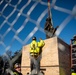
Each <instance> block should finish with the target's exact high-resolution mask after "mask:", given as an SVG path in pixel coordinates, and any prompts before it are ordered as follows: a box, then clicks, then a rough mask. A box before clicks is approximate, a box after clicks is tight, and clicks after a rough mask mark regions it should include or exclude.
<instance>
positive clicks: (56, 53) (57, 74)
mask: <svg viewBox="0 0 76 75" xmlns="http://www.w3.org/2000/svg"><path fill="white" fill-rule="evenodd" d="M44 42H45V46H44V47H43V49H42V59H41V69H42V70H43V71H44V73H45V75H70V48H69V45H68V44H66V43H65V42H64V41H62V40H61V39H59V38H57V37H53V38H50V39H46V40H44ZM29 49H30V45H26V46H24V47H23V50H22V64H21V66H22V73H23V75H26V73H27V72H29V71H30V59H29Z"/></svg>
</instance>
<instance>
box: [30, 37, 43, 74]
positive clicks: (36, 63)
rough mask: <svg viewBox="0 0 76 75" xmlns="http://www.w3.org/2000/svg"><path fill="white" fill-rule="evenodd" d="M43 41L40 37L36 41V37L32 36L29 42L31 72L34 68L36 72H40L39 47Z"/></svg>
mask: <svg viewBox="0 0 76 75" xmlns="http://www.w3.org/2000/svg"><path fill="white" fill-rule="evenodd" d="M43 45H44V41H43V40H42V39H40V42H37V41H36V37H33V38H32V42H31V44H30V68H31V73H32V71H33V70H34V69H36V73H37V74H38V73H39V72H40V60H41V57H40V47H43Z"/></svg>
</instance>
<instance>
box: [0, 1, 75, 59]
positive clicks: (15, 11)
mask: <svg viewBox="0 0 76 75" xmlns="http://www.w3.org/2000/svg"><path fill="white" fill-rule="evenodd" d="M56 1H57V0H52V1H51V9H54V10H57V11H59V12H64V13H67V14H68V15H69V16H67V17H66V18H65V20H63V22H62V23H61V24H60V26H59V28H58V29H57V31H56V35H57V36H58V35H59V34H60V33H61V31H62V30H63V29H64V27H65V26H66V25H67V23H69V22H70V21H71V19H72V18H73V17H75V19H76V5H75V6H74V7H73V10H72V11H71V10H68V9H66V8H62V7H59V6H57V5H55V3H56ZM39 8H40V9H42V10H41V11H40V9H39ZM47 13H48V8H47V1H46V2H45V1H44V0H26V1H25V0H0V20H1V21H0V51H1V53H2V55H6V51H8V50H12V51H13V50H14V51H16V50H17V49H20V48H22V47H23V46H24V45H26V44H27V43H29V40H30V38H31V37H32V36H33V35H37V34H39V33H40V34H41V35H43V36H45V33H44V28H43V27H44V24H43V22H44V20H45V19H46V16H47ZM39 36H40V35H39ZM2 51H3V52H2ZM6 56H7V57H8V55H6ZM8 59H9V57H8Z"/></svg>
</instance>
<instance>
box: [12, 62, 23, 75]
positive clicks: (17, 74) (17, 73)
mask: <svg viewBox="0 0 76 75" xmlns="http://www.w3.org/2000/svg"><path fill="white" fill-rule="evenodd" d="M13 73H14V75H22V73H21V65H20V64H19V63H16V64H15V65H14V71H13Z"/></svg>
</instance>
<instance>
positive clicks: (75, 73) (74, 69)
mask: <svg viewBox="0 0 76 75" xmlns="http://www.w3.org/2000/svg"><path fill="white" fill-rule="evenodd" d="M71 75H76V66H73V67H72V68H71Z"/></svg>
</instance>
